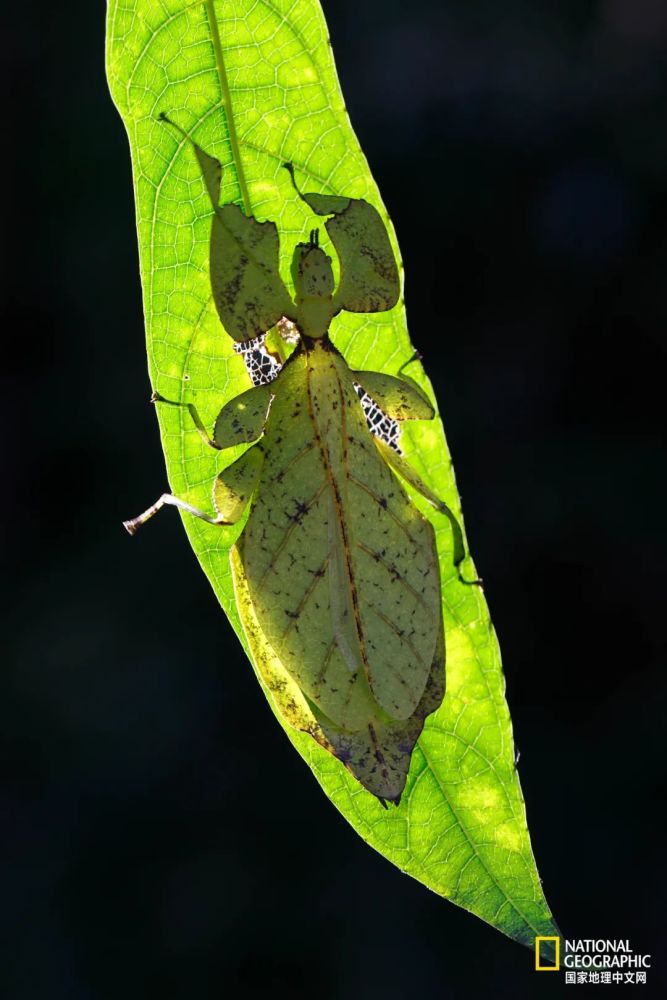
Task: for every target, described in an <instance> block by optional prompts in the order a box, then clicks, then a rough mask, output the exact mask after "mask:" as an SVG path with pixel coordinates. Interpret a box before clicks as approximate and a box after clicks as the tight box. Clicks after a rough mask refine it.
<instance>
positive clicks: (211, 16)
mask: <svg viewBox="0 0 667 1000" xmlns="http://www.w3.org/2000/svg"><path fill="white" fill-rule="evenodd" d="M206 13H207V15H208V21H209V26H210V28H211V40H212V41H213V49H214V51H215V62H216V65H217V67H218V77H219V78H220V90H221V91H222V103H223V104H224V106H225V113H226V115H227V127H228V129H229V141H230V143H231V146H232V156H233V158H234V166H235V167H236V174H237V177H238V181H239V187H240V189H241V198H242V199H243V207H244V209H245V213H246V215H252V205H251V204H250V194H249V192H248V185H247V183H246V179H245V173H244V170H243V161H242V160H241V147H240V145H239V138H238V135H237V133H236V122H235V121H234V111H233V108H232V95H231V93H230V91H229V80H228V79H227V69H226V67H225V60H224V56H223V54H222V44H221V42H220V32H219V31H218V22H217V19H216V16H215V7H214V5H213V0H206Z"/></svg>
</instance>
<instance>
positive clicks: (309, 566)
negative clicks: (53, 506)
mask: <svg viewBox="0 0 667 1000" xmlns="http://www.w3.org/2000/svg"><path fill="white" fill-rule="evenodd" d="M195 152H196V154H197V157H198V160H199V162H200V165H201V166H202V170H203V173H204V178H205V180H206V183H207V187H208V190H209V194H210V195H211V200H212V203H213V206H214V209H215V213H214V216H213V223H212V234H211V262H212V263H211V283H212V291H213V297H214V300H215V302H216V306H217V308H218V312H219V315H220V318H221V320H222V322H223V325H224V327H225V329H226V330H227V331H228V333H230V334H231V335H232V336H233V337H234V339H235V340H236V341H237V343H236V344H235V349H237V350H238V351H239V352H240V353H242V355H243V356H244V359H245V360H246V363H247V365H248V370H249V372H250V374H251V378H252V380H253V382H254V386H253V388H251V389H249V390H247V391H246V392H245V393H243V394H242V395H241V396H240V397H236V398H235V399H233V400H231V401H230V402H228V403H227V404H226V405H225V406H224V407H223V408H222V410H221V411H220V414H219V415H218V418H217V420H216V423H215V428H214V432H213V436H212V437H209V436H208V433H207V431H206V428H205V427H204V426H203V424H202V422H201V420H200V419H199V416H198V414H197V411H196V409H195V407H194V406H193V405H192V404H189V409H190V412H191V414H192V417H193V419H194V420H195V423H196V425H197V427H198V429H199V431H200V433H201V434H202V436H203V437H204V438H205V439H206V440H207V441H208V443H210V444H211V445H212V446H213V447H215V448H218V449H225V448H227V447H229V446H231V445H234V444H240V443H249V444H250V447H249V448H248V449H247V450H246V451H245V452H244V453H243V454H242V455H241V457H240V458H238V459H237V460H236V461H235V462H233V463H232V464H231V465H229V466H228V467H227V468H225V469H224V470H223V471H222V472H221V473H220V474H219V475H218V476H217V478H216V480H215V483H214V487H213V501H214V505H215V508H216V511H217V514H216V515H211V514H207V513H205V512H202V511H200V510H197V509H196V508H194V507H192V506H191V505H190V504H188V503H187V502H186V501H184V500H181V499H179V498H176V497H173V496H171V495H170V494H165V495H164V496H163V497H161V498H160V500H159V501H158V502H157V503H156V504H154V505H153V507H151V508H149V510H148V511H146V512H145V513H144V514H142V515H141V516H140V517H138V518H135V519H134V520H133V521H129V522H126V527H127V528H128V530H130V532H132V533H133V532H134V531H135V530H136V528H137V527H138V525H139V524H142V523H143V522H144V521H145V520H147V519H148V517H150V516H152V514H154V513H155V511H156V510H157V509H159V508H160V507H161V506H162V505H164V504H171V505H173V506H177V507H180V508H181V509H182V510H185V511H187V512H188V513H190V514H193V515H195V516H197V517H201V518H203V519H204V520H206V521H209V522H210V523H212V524H216V525H221V524H231V523H235V522H236V521H238V520H239V519H240V518H241V517H242V516H243V514H244V513H245V512H246V510H248V508H249V514H248V518H247V521H246V523H245V525H244V528H243V530H242V532H241V535H240V536H239V538H238V540H237V542H236V544H235V546H234V547H233V549H232V551H231V553H230V555H231V562H232V568H233V572H234V578H235V584H236V595H237V601H238V607H239V612H240V615H241V619H242V621H243V624H244V628H245V630H246V635H247V637H248V640H249V643H250V645H251V648H252V646H253V641H254V640H253V637H256V636H257V635H260V636H261V640H262V642H263V643H264V644H265V645H266V646H267V647H268V648H270V650H271V651H272V660H271V666H270V667H266V666H265V667H264V668H262V665H261V664H258V667H259V669H260V673H261V675H262V677H263V680H264V682H265V684H266V686H267V688H268V689H269V691H270V693H271V695H272V697H273V701H274V704H275V706H276V708H277V710H278V712H280V713H281V714H282V716H283V717H284V718H285V720H286V721H287V722H289V723H290V724H291V725H294V726H296V727H297V728H301V729H304V730H306V731H308V732H309V733H310V734H311V735H312V736H313V738H314V739H316V740H317V741H318V742H319V743H320V744H321V745H323V746H325V747H326V748H327V749H329V750H330V751H331V752H332V753H333V754H334V755H335V756H336V757H338V759H339V760H340V761H341V762H342V763H343V764H344V765H345V766H346V767H347V768H348V769H349V770H350V771H351V772H352V773H353V774H354V775H355V776H356V777H357V778H358V780H359V781H360V782H361V784H362V785H364V787H365V788H367V789H368V790H369V791H370V792H372V793H373V794H374V795H376V796H377V797H378V798H379V799H381V800H382V801H392V802H396V803H398V802H399V801H400V797H401V793H402V791H403V788H404V785H405V781H406V776H407V773H408V769H409V765H410V759H411V755H412V751H413V749H414V746H415V743H416V740H417V738H418V737H419V734H420V733H421V730H422V728H423V725H424V721H425V719H426V717H427V716H428V715H429V714H430V713H431V712H433V711H434V710H435V709H436V708H438V706H439V705H440V704H441V702H442V699H443V697H444V691H445V637H444V632H443V619H442V597H441V582H440V571H439V562H438V554H437V550H436V544H435V535H434V530H433V527H432V525H431V523H430V522H429V521H428V520H427V519H426V518H425V517H424V516H423V515H422V514H421V513H420V512H419V510H418V509H417V507H416V506H415V505H414V503H413V502H412V500H411V498H410V496H409V493H408V492H407V490H406V485H407V486H409V487H411V488H412V489H414V490H416V491H418V492H419V493H421V494H422V496H424V497H425V498H426V499H427V500H428V501H429V502H430V503H431V504H432V505H433V506H434V507H435V508H436V509H437V510H439V511H440V512H441V513H443V514H445V515H446V516H447V517H448V518H449V520H450V522H451V526H452V529H453V539H454V545H453V562H454V563H455V564H456V565H458V564H459V563H460V562H461V561H462V559H463V556H464V548H463V539H462V534H461V530H460V527H459V525H458V522H457V521H456V519H455V518H454V516H453V514H452V512H451V511H450V510H449V508H448V507H447V506H446V505H445V504H444V503H443V502H442V501H441V500H440V499H439V498H438V497H437V496H435V495H434V494H433V493H432V492H431V491H430V490H429V488H428V487H427V486H426V485H425V484H424V483H423V482H422V481H421V480H420V479H419V477H418V476H417V475H416V473H415V472H414V470H413V469H412V468H411V466H410V465H409V463H408V462H407V461H406V459H405V458H404V457H403V456H402V455H401V453H400V448H399V443H398V442H399V426H400V422H401V421H402V420H406V419H421V420H428V419H432V417H433V415H434V411H433V408H432V406H431V404H430V402H429V401H428V399H427V398H426V397H425V396H424V394H423V393H422V392H421V390H419V389H418V388H417V387H416V386H415V385H414V384H413V383H411V382H409V381H407V380H404V379H402V378H399V377H397V376H391V375H387V374H383V373H378V372H363V371H353V370H352V369H351V368H350V367H349V365H348V364H347V362H346V361H345V358H344V357H343V356H342V355H341V354H340V352H339V351H338V350H337V349H336V348H335V346H334V345H333V343H332V342H331V340H330V337H329V328H330V325H331V323H332V321H334V320H335V316H336V315H337V314H338V313H339V312H340V311H341V310H342V309H347V310H350V311H355V312H371V311H381V310H385V309H390V308H392V307H393V305H395V303H396V301H397V299H398V296H399V279H398V272H397V269H396V263H395V260H394V256H393V252H392V250H391V245H390V243H389V239H388V236H387V232H386V229H385V227H384V224H383V222H382V220H381V218H380V216H379V214H378V213H377V211H376V210H375V209H374V208H373V207H372V206H371V205H369V204H368V203H366V202H364V201H361V200H355V199H350V198H343V197H337V196H329V195H318V194H304V195H300V196H301V197H302V198H303V200H304V201H305V202H306V203H307V204H308V205H309V207H310V208H311V209H312V210H313V211H314V212H315V213H317V214H319V215H323V216H327V221H326V223H325V225H326V229H327V232H328V234H329V236H330V238H331V241H332V243H333V245H334V247H335V249H336V251H337V253H338V256H339V263H340V279H339V282H338V287H337V288H336V287H335V286H334V280H333V270H332V267H331V260H330V258H329V257H328V256H327V255H326V254H325V253H324V251H323V250H322V249H321V248H320V247H319V245H318V234H317V230H313V231H311V234H310V238H309V240H308V242H306V243H301V244H299V245H298V246H297V247H296V250H295V252H294V258H293V267H292V276H293V281H294V287H295V295H294V298H292V297H291V296H290V294H289V293H288V291H287V288H286V287H285V286H284V285H283V283H282V280H281V278H280V275H279V273H278V269H277V248H278V243H277V231H276V229H275V226H274V225H273V223H268V222H267V223H257V222H256V220H254V219H251V218H249V217H247V216H244V215H243V213H242V212H241V210H240V209H238V207H237V206H233V205H232V206H230V205H227V206H222V207H218V204H217V201H218V197H219V179H220V168H219V164H218V163H217V161H215V160H213V158H212V157H209V156H208V155H207V154H206V153H204V152H203V151H202V150H201V149H199V147H197V146H195ZM230 220H231V221H230ZM260 318H261V319H260ZM278 321H280V323H282V324H286V325H287V327H289V332H290V335H291V336H294V335H296V336H297V339H298V344H297V347H296V349H295V350H294V352H293V353H292V355H291V356H290V357H289V358H288V360H287V361H286V362H285V364H284V365H282V366H281V365H280V363H279V361H278V360H277V359H276V358H274V356H273V355H272V354H270V353H269V352H268V351H267V349H266V347H265V345H264V341H263V335H264V334H265V332H266V329H268V326H267V324H268V325H273V324H274V323H276V322H278ZM258 324H259V325H258ZM262 326H263V327H264V329H261V327H262ZM155 398H156V400H157V401H161V402H168V401H167V400H163V399H162V397H160V396H156V397H155ZM177 405H178V404H177Z"/></svg>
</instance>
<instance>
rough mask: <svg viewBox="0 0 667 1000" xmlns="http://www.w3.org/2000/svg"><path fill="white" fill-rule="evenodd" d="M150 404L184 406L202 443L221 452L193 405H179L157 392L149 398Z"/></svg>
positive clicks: (219, 446) (220, 446)
mask: <svg viewBox="0 0 667 1000" xmlns="http://www.w3.org/2000/svg"><path fill="white" fill-rule="evenodd" d="M151 403H167V405H168V406H184V407H185V408H186V410H188V411H189V413H190V416H191V417H192V422H193V423H194V425H195V427H196V428H197V431H198V432H199V436H200V438H201V439H202V441H204V442H205V443H206V444H207V445H209V446H210V447H211V448H215V449H216V451H220V450H221V448H222V445H219V444H218V443H217V441H215V440H214V438H212V437H211V436H210V434H209V433H208V431H207V430H206V427H205V426H204V422H203V421H202V419H201V417H200V416H199V413H198V412H197V407H196V406H195V404H194V403H179V402H177V401H176V400H175V399H165V398H164V396H161V395H160V393H159V392H154V393H153V395H152V396H151Z"/></svg>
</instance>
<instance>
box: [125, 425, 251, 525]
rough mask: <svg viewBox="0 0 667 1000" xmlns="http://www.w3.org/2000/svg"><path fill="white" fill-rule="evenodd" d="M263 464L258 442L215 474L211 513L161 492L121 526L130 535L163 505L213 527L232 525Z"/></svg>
mask: <svg viewBox="0 0 667 1000" xmlns="http://www.w3.org/2000/svg"><path fill="white" fill-rule="evenodd" d="M263 463H264V450H263V448H262V446H261V444H260V443H259V442H258V443H257V444H256V445H254V447H252V448H249V449H248V451H246V452H244V453H243V455H241V457H240V458H237V459H236V461H235V462H232V464H231V465H229V466H227V468H226V469H223V470H222V472H220V473H219V474H218V475H217V476H216V478H215V483H214V484H213V503H214V505H215V509H216V511H217V514H215V515H213V514H207V513H206V511H203V510H199V508H198V507H194V506H193V505H192V504H191V503H188V502H187V500H181V499H180V497H175V496H173V495H172V494H171V493H163V494H162V496H161V497H160V498H159V500H156V502H155V503H154V504H152V505H151V506H150V507H149V508H148V509H147V510H145V511H144V512H143V514H139V516H138V517H133V518H132V519H131V520H129V521H123V527H124V528H125V529H126V531H128V532H129V534H130V535H134V534H136V532H137V529H138V528H140V527H141V525H142V524H145V523H146V521H150V519H151V518H152V517H154V516H155V514H157V512H158V511H159V510H161V509H162V508H163V507H165V506H168V507H178V509H179V510H183V511H185V512H186V513H188V514H192V515H193V517H198V518H200V519H201V520H202V521H206V522H207V524H215V525H217V526H225V525H231V524H236V522H237V521H238V520H240V518H241V517H242V515H243V513H244V511H245V509H246V507H247V506H248V504H249V503H250V500H251V498H252V495H253V493H254V491H255V487H256V486H257V482H258V480H259V476H260V472H261V471H262V465H263Z"/></svg>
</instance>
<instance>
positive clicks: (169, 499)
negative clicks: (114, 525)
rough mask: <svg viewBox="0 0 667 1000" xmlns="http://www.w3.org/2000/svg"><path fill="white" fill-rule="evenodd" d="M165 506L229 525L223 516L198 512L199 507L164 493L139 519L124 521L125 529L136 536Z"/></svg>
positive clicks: (219, 523)
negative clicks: (143, 525) (138, 530)
mask: <svg viewBox="0 0 667 1000" xmlns="http://www.w3.org/2000/svg"><path fill="white" fill-rule="evenodd" d="M164 506H169V507H178V509H179V510H185V511H187V512H188V514H194V516H195V517H199V518H201V519H202V521H208V523H209V524H218V525H224V524H229V523H230V522H229V521H225V520H223V518H222V516H221V515H218V516H217V517H213V516H212V515H211V514H206V513H205V512H204V511H203V510H198V508H197V507H193V506H192V504H191V503H187V501H185V500H180V499H179V498H178V497H175V496H172V494H171V493H163V494H162V496H161V497H160V499H159V500H156V501H155V503H154V504H152V505H151V506H150V507H149V508H148V509H147V510H145V511H144V512H143V514H139V516H138V517H133V518H131V520H129V521H123V527H124V528H125V530H126V531H127V532H128V533H129V534H130V535H134V534H136V532H137V529H138V528H140V527H141V525H142V524H145V523H146V521H150V519H151V518H152V517H153V516H154V515H155V514H157V512H158V511H159V510H161V509H162V508H163V507H164Z"/></svg>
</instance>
